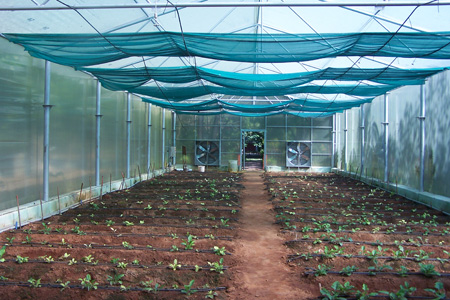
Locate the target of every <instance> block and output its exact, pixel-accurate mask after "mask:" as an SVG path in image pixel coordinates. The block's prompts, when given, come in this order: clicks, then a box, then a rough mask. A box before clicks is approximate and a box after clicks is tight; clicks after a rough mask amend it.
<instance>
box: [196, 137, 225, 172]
mask: <svg viewBox="0 0 450 300" xmlns="http://www.w3.org/2000/svg"><path fill="white" fill-rule="evenodd" d="M195 164H196V165H197V166H198V165H200V166H218V165H219V147H218V146H217V144H216V142H210V141H201V142H200V141H198V142H196V144H195Z"/></svg>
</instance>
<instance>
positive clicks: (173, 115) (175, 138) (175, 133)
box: [172, 111, 177, 167]
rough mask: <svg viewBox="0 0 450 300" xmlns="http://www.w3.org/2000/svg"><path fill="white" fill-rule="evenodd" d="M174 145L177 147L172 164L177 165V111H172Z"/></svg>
mask: <svg viewBox="0 0 450 300" xmlns="http://www.w3.org/2000/svg"><path fill="white" fill-rule="evenodd" d="M172 147H175V153H174V154H173V155H174V156H173V157H172V166H174V167H175V164H176V163H177V160H176V147H177V114H176V112H174V111H173V112H172Z"/></svg>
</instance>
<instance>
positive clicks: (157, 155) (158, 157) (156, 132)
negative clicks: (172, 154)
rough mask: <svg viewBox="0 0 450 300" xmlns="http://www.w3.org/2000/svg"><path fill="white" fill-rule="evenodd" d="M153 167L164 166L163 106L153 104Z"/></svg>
mask: <svg viewBox="0 0 450 300" xmlns="http://www.w3.org/2000/svg"><path fill="white" fill-rule="evenodd" d="M151 145H152V151H151V162H150V164H151V168H152V169H159V168H162V166H163V164H162V154H161V153H162V108H160V107H158V106H155V105H152V140H151Z"/></svg>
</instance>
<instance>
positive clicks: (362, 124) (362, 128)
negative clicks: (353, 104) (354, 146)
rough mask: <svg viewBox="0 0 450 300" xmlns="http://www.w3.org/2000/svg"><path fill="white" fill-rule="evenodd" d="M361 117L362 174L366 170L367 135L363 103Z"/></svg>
mask: <svg viewBox="0 0 450 300" xmlns="http://www.w3.org/2000/svg"><path fill="white" fill-rule="evenodd" d="M359 112H360V118H361V127H360V128H361V174H362V172H363V170H364V163H365V162H364V153H365V137H366V121H365V120H364V118H365V117H366V116H365V111H364V104H361V108H360V111H359Z"/></svg>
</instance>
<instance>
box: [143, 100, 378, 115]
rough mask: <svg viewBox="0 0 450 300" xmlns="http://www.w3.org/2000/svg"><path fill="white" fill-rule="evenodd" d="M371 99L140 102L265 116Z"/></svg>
mask: <svg viewBox="0 0 450 300" xmlns="http://www.w3.org/2000/svg"><path fill="white" fill-rule="evenodd" d="M372 99H373V98H367V99H348V100H334V101H330V100H321V99H292V100H288V101H284V102H282V103H277V104H270V105H248V104H238V103H230V102H229V101H224V100H219V99H213V100H208V101H202V102H196V103H172V102H169V101H162V100H155V99H148V98H143V99H142V101H144V102H147V103H151V104H153V105H157V106H160V107H163V108H168V109H171V110H173V111H175V112H177V113H178V112H186V113H187V112H206V111H213V110H221V109H225V110H227V111H232V112H236V113H253V114H265V113H272V112H281V111H289V112H291V113H300V112H317V113H320V112H323V113H336V112H340V111H342V110H345V109H350V108H352V107H355V106H359V105H361V104H364V103H369V102H371V101H372Z"/></svg>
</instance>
